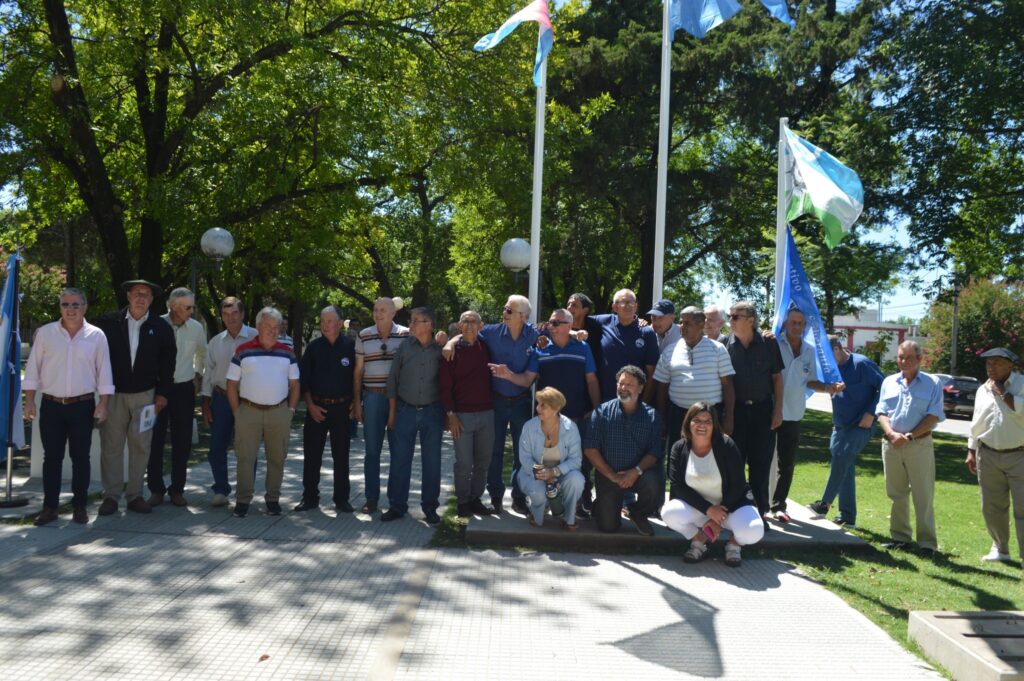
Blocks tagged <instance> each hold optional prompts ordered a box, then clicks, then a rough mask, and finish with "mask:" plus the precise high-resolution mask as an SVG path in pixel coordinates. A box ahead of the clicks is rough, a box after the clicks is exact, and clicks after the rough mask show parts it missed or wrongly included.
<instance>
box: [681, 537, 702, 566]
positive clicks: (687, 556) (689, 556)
mask: <svg viewBox="0 0 1024 681" xmlns="http://www.w3.org/2000/svg"><path fill="white" fill-rule="evenodd" d="M707 552H708V545H707V543H705V542H702V541H698V540H696V539H693V540H691V541H690V548H689V549H687V551H686V553H684V554H683V562H684V563H699V562H700V561H701V560H702V559H703V558H704V554H705V553H707Z"/></svg>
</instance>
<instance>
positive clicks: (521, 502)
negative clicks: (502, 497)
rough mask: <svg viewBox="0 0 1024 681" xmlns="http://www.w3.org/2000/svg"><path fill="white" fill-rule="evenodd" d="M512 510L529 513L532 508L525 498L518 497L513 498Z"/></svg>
mask: <svg viewBox="0 0 1024 681" xmlns="http://www.w3.org/2000/svg"><path fill="white" fill-rule="evenodd" d="M512 510H513V511H515V512H516V513H522V514H523V515H529V513H530V508H529V507H528V506H527V505H526V499H525V498H517V499H513V500H512Z"/></svg>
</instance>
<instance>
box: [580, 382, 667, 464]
mask: <svg viewBox="0 0 1024 681" xmlns="http://www.w3.org/2000/svg"><path fill="white" fill-rule="evenodd" d="M586 430H587V433H586V436H585V437H584V440H583V448H584V449H596V450H598V451H599V452H601V456H602V457H604V460H605V461H606V462H607V463H608V465H609V466H611V468H612V470H614V471H616V472H621V471H626V470H629V469H630V468H633V467H634V466H636V465H637V464H639V463H640V459H642V458H644V457H645V456H646V455H648V454H650V455H651V456H654V457H657V458H658V459H659V461H660V460H661V459H662V457H663V456H664V455H665V452H664V448H663V446H662V439H661V417H660V416H658V412H656V411H655V410H654V408H653V407H651V406H650V405H647V404H644V403H643V402H640V403H639V404H638V405H637V410H636V411H634V412H633V413H632V414H627V413H626V412H625V411H623V409H622V405H621V403H620V402H619V399H618V398H615V399H614V400H608V401H607V402H605V403H604V404H602V405H600V406H598V407H597V408H596V409H594V411H593V412H592V413H591V414H590V425H589V427H588V428H587V429H586ZM659 465H661V464H659Z"/></svg>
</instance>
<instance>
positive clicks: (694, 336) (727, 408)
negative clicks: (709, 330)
mask: <svg viewBox="0 0 1024 681" xmlns="http://www.w3.org/2000/svg"><path fill="white" fill-rule="evenodd" d="M679 318H680V323H679V326H680V330H681V332H682V338H681V339H680V340H679V342H677V343H676V344H675V347H673V348H672V349H671V350H669V351H666V352H665V354H663V355H662V356H661V359H659V360H658V366H657V367H656V368H655V370H654V381H653V382H652V384H651V385H650V387H649V388H648V391H649V392H648V393H647V394H646V395H645V401H649V400H650V399H651V397H653V396H655V395H656V396H657V397H656V400H657V401H656V404H657V406H658V411H659V412H660V413H661V414H662V415H663V417H664V419H665V422H666V423H667V424H668V437H667V438H666V440H667V441H668V446H669V447H671V446H672V444H673V443H674V442H675V441H676V440H678V439H679V437H680V432H681V429H682V425H683V416H684V415H685V414H686V410H687V409H689V408H690V407H691V406H692V405H693V404H694V403H695V402H707V403H708V404H714V405H718V415H719V418H720V419H721V422H722V430H723V431H724V432H725V433H726V434H731V432H732V413H733V404H734V399H735V397H734V393H733V386H732V376H733V375H734V374H735V373H736V371H735V369H733V367H732V360H730V359H729V353H728V352H727V351H726V349H725V346H723V345H722V344H721V343H718V342H716V341H713V340H711V339H710V338H707V337H706V336H704V312H703V311H702V310H701V309H700V308H698V307H694V306H692V305H691V306H689V307H687V308H685V309H684V310H683V311H682V312H681V313H680V314H679Z"/></svg>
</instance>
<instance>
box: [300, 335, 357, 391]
mask: <svg viewBox="0 0 1024 681" xmlns="http://www.w3.org/2000/svg"><path fill="white" fill-rule="evenodd" d="M355 368H356V342H355V341H354V340H352V339H351V338H349V337H348V336H344V335H341V336H338V338H337V339H335V341H334V342H333V343H332V342H330V341H329V340H327V338H325V337H324V336H320V337H319V338H314V339H313V340H312V341H310V343H309V345H307V346H306V351H305V352H303V353H302V361H301V362H299V374H300V376H301V378H300V379H299V380H300V381H301V382H302V394H303V395H305V394H306V393H311V394H312V395H313V396H314V397H326V398H328V399H343V398H347V397H352V374H353V373H355Z"/></svg>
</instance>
